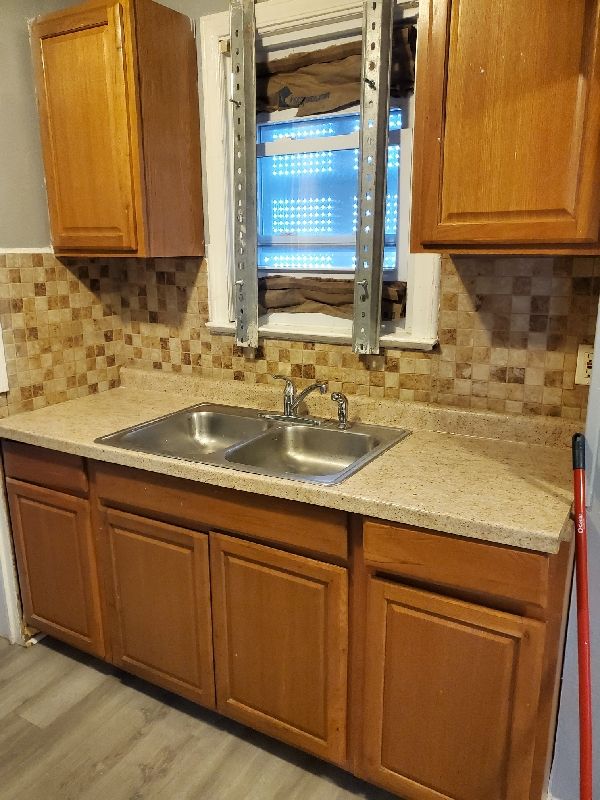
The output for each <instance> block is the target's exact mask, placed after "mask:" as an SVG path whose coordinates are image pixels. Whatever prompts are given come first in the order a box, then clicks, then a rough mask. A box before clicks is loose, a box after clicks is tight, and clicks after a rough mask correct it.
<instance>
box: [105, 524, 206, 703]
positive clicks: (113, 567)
mask: <svg viewBox="0 0 600 800" xmlns="http://www.w3.org/2000/svg"><path fill="white" fill-rule="evenodd" d="M104 533H105V534H106V537H107V539H108V541H107V542H105V545H106V544H107V545H108V547H107V550H108V553H107V559H108V561H109V563H108V564H107V565H105V572H107V576H106V577H107V594H108V603H109V614H110V633H111V644H112V650H113V663H114V664H116V665H117V666H118V667H122V668H123V669H125V670H127V671H128V672H132V673H134V674H135V675H139V676H140V677H142V678H145V679H146V680H149V681H151V682H152V683H157V684H159V685H160V686H164V687H166V688H167V689H171V690H172V691H174V692H177V693H178V694H181V695H183V696H184V697H188V698H189V699H190V700H194V701H195V702H197V703H201V704H202V705H205V706H208V707H210V708H214V704H215V700H214V694H215V690H214V673H213V651H212V626H211V613H210V579H209V564H208V536H207V535H206V534H202V533H196V532H194V531H189V530H186V529H185V528H178V527H175V526H174V525H167V524H165V523H162V522H155V521H154V520H149V519H144V518H143V517H138V516H135V515H133V514H125V513H123V512H120V511H113V510H106V511H104Z"/></svg>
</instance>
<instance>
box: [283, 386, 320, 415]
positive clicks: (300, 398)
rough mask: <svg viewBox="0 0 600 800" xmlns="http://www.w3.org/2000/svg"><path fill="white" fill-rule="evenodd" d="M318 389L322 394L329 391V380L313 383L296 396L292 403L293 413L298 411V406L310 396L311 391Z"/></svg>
mask: <svg viewBox="0 0 600 800" xmlns="http://www.w3.org/2000/svg"><path fill="white" fill-rule="evenodd" d="M316 391H318V392H320V394H325V392H326V391H327V381H317V382H316V383H312V384H311V385H310V386H307V387H306V389H304V390H303V391H302V392H300V394H299V395H298V396H297V397H296V398H294V402H293V403H292V409H291V410H292V414H295V413H296V410H297V409H298V406H299V405H300V403H301V402H302V401H303V400H304V398H305V397H308V395H309V394H310V393H311V392H316Z"/></svg>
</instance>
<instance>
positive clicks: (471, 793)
mask: <svg viewBox="0 0 600 800" xmlns="http://www.w3.org/2000/svg"><path fill="white" fill-rule="evenodd" d="M544 639H545V628H544V624H543V623H541V622H537V621H533V620H528V619H523V618H521V617H517V616H513V615H511V614H506V613H503V612H499V611H493V610H490V609H487V608H483V607H480V606H477V605H473V604H471V603H465V602H462V601H459V600H454V599H450V598H447V597H441V596H438V595H435V594H430V593H429V592H425V591H421V590H417V589H412V588H407V587H404V586H400V585H397V584H393V583H388V582H386V581H383V580H378V579H371V580H370V581H369V586H368V608H367V625H366V650H365V699H364V705H365V710H364V728H363V741H362V753H363V757H362V768H361V772H362V774H363V775H364V777H366V778H367V779H370V780H372V781H374V782H376V783H378V784H380V785H381V786H384V787H385V788H387V789H390V790H391V791H393V792H397V793H398V794H399V795H400V796H402V797H403V798H405V800H525V799H526V798H529V796H530V794H529V793H530V785H531V775H532V762H533V754H534V746H535V734H536V720H537V708H538V701H539V695H540V683H541V677H542V660H543V652H544Z"/></svg>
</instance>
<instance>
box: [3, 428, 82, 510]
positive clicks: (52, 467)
mask: <svg viewBox="0 0 600 800" xmlns="http://www.w3.org/2000/svg"><path fill="white" fill-rule="evenodd" d="M2 455H3V458H4V471H5V473H6V475H7V476H8V477H9V478H17V479H18V480H21V481H25V482H26V483H37V484H40V485H42V486H45V487H46V488H48V489H56V490H57V491H59V492H67V493H68V494H76V495H79V496H81V497H87V496H88V479H87V471H86V466H85V462H84V460H83V458H80V457H79V456H73V455H70V454H69V453H59V452H58V451H56V450H47V449H46V448H45V447H35V446H34V445H31V444H21V443H20V442H10V441H7V440H6V439H3V440H2Z"/></svg>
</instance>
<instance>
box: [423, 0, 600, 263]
mask: <svg viewBox="0 0 600 800" xmlns="http://www.w3.org/2000/svg"><path fill="white" fill-rule="evenodd" d="M598 25H599V3H598V0H587V1H586V0H582V2H576V3H554V2H550V0H531V2H528V3H522V2H518V0H425V2H422V3H421V5H420V19H419V54H418V69H417V74H418V78H417V87H416V92H415V96H416V104H417V116H416V123H415V143H414V166H415V173H414V183H413V216H412V220H413V221H412V240H413V241H412V243H413V247H415V248H418V247H419V245H420V244H424V245H430V246H434V245H436V244H441V245H446V246H448V249H452V247H453V246H455V247H456V249H460V247H459V245H461V244H462V245H466V246H468V245H469V244H472V245H479V246H485V245H496V244H498V245H504V246H507V245H513V246H514V245H518V244H519V243H522V244H524V245H530V246H533V247H535V245H538V246H541V245H545V244H550V245H551V244H554V245H556V247H555V248H554V249H558V247H557V246H558V245H561V244H562V245H569V244H572V245H585V244H586V243H587V244H590V243H591V244H597V243H598V239H599V223H600V191H599V189H600V186H599V180H600V179H599V175H600V171H599V170H600V82H599V77H600V76H599V67H600V53H599V47H598V44H599V31H598ZM444 249H446V248H444ZM525 249H527V248H525ZM548 249H549V250H552V248H551V247H550V248H548Z"/></svg>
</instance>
